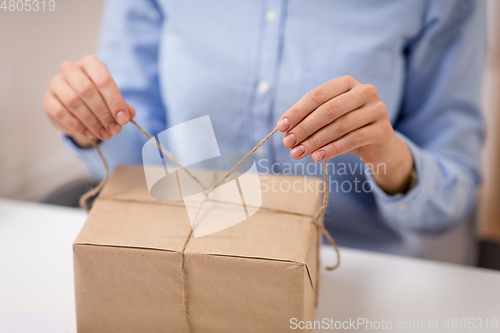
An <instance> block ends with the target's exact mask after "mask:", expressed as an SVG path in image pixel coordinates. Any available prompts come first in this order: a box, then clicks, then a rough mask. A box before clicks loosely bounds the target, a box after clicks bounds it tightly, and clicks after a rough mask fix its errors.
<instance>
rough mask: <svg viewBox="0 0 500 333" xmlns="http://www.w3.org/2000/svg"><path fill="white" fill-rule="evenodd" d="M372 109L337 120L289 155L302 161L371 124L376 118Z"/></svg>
mask: <svg viewBox="0 0 500 333" xmlns="http://www.w3.org/2000/svg"><path fill="white" fill-rule="evenodd" d="M373 109H374V108H373V107H367V106H365V107H362V108H360V109H358V110H355V111H352V112H348V113H347V114H345V115H343V116H341V117H339V118H337V119H336V120H335V121H333V122H332V123H330V124H328V125H327V126H325V127H323V128H322V129H320V130H319V131H317V132H316V133H314V134H313V135H311V136H310V137H309V138H307V139H306V140H304V141H303V142H302V143H300V144H299V145H297V146H296V147H294V148H293V149H292V150H290V155H291V156H292V157H293V158H294V159H302V158H304V157H306V156H308V155H310V154H311V153H312V152H314V151H315V150H317V149H319V148H321V147H323V146H325V145H326V144H328V143H330V142H332V141H335V140H338V139H340V138H341V137H343V136H344V135H346V134H347V133H349V132H352V131H354V130H356V129H358V128H361V127H364V126H366V125H368V124H370V123H372V122H373V121H375V120H376V119H377V116H378V115H377V112H373Z"/></svg>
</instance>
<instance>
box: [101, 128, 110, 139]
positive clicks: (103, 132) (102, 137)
mask: <svg viewBox="0 0 500 333" xmlns="http://www.w3.org/2000/svg"><path fill="white" fill-rule="evenodd" d="M99 136H100V137H101V139H102V140H108V139H109V138H111V135H110V134H109V133H108V132H107V131H106V130H105V129H104V128H103V129H101V130H100V131H99Z"/></svg>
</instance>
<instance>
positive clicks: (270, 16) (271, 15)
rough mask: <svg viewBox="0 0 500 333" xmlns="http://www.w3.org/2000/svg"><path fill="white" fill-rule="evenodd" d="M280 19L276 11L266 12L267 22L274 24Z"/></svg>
mask: <svg viewBox="0 0 500 333" xmlns="http://www.w3.org/2000/svg"><path fill="white" fill-rule="evenodd" d="M277 18H278V15H277V14H276V12H275V11H274V10H268V11H267V12H266V22H267V23H274V22H276V19H277Z"/></svg>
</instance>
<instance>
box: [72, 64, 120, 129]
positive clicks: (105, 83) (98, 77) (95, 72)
mask: <svg viewBox="0 0 500 333" xmlns="http://www.w3.org/2000/svg"><path fill="white" fill-rule="evenodd" d="M80 64H81V66H82V68H83V71H84V72H85V73H86V74H87V76H88V77H89V78H90V80H92V82H93V83H94V85H95V86H96V87H97V89H98V90H99V92H100V94H101V96H102V97H103V99H104V101H105V102H106V104H107V106H108V108H109V110H110V111H111V113H112V114H113V117H114V118H115V120H116V122H117V123H118V124H120V125H125V124H126V123H128V121H129V120H130V112H129V109H128V107H127V103H125V100H124V99H123V96H122V94H121V92H120V90H119V89H118V87H117V86H116V83H115V81H114V80H113V78H112V77H111V74H109V72H108V69H107V68H106V66H105V65H104V64H103V63H102V62H101V61H100V60H99V59H97V57H95V56H88V57H85V58H83V60H82V61H81V63H80Z"/></svg>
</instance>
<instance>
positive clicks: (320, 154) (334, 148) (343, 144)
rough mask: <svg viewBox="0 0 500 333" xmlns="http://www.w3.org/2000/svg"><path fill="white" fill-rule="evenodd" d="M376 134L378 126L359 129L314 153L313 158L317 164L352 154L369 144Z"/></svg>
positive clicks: (371, 125)
mask: <svg viewBox="0 0 500 333" xmlns="http://www.w3.org/2000/svg"><path fill="white" fill-rule="evenodd" d="M376 133H377V126H376V125H375V124H370V125H368V126H365V127H362V128H359V129H357V130H355V131H352V132H350V133H348V134H346V135H344V136H343V137H341V138H340V139H338V140H336V141H333V142H330V143H329V144H327V145H325V146H323V147H321V148H320V149H318V150H316V151H315V152H313V154H312V158H313V159H314V160H315V161H316V162H321V161H324V160H328V159H331V158H334V157H336V156H339V155H342V154H345V153H348V152H351V151H353V150H355V149H358V148H359V147H362V146H365V145H367V144H369V143H370V142H371V141H372V138H373V137H375V135H376Z"/></svg>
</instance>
